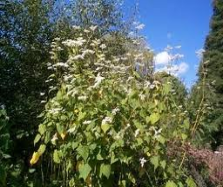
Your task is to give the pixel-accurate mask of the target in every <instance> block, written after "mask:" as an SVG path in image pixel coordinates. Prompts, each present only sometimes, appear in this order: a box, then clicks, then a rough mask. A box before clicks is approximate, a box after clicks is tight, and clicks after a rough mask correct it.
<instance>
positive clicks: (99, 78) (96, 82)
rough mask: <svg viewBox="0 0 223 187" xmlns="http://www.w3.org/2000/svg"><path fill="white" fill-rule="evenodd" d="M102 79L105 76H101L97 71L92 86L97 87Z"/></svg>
mask: <svg viewBox="0 0 223 187" xmlns="http://www.w3.org/2000/svg"><path fill="white" fill-rule="evenodd" d="M104 79H105V78H104V77H102V76H101V75H100V73H98V75H97V77H96V78H95V83H94V85H93V88H96V87H98V86H99V85H100V84H101V82H102V81H103V80H104Z"/></svg>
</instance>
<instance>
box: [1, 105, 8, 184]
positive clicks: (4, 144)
mask: <svg viewBox="0 0 223 187" xmlns="http://www.w3.org/2000/svg"><path fill="white" fill-rule="evenodd" d="M7 121H8V118H7V116H6V111H5V110H4V109H3V108H2V106H1V109H0V163H1V165H0V185H1V186H6V177H7V170H8V169H9V168H8V164H7V160H8V159H9V158H10V156H9V155H8V152H9V141H10V135H9V130H8V126H7Z"/></svg>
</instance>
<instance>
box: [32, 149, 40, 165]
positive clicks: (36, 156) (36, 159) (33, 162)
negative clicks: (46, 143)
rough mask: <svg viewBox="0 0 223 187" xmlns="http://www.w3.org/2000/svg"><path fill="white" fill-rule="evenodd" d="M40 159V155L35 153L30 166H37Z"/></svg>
mask: <svg viewBox="0 0 223 187" xmlns="http://www.w3.org/2000/svg"><path fill="white" fill-rule="evenodd" d="M39 157H40V154H39V153H38V152H34V153H33V156H32V158H31V160H30V164H31V165H34V164H36V163H37V162H38V160H39Z"/></svg>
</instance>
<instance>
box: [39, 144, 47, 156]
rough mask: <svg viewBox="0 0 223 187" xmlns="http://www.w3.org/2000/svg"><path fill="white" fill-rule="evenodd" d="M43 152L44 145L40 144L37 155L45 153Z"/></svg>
mask: <svg viewBox="0 0 223 187" xmlns="http://www.w3.org/2000/svg"><path fill="white" fill-rule="evenodd" d="M45 150H46V145H44V144H42V145H40V147H39V149H38V153H39V154H40V155H42V154H43V153H44V152H45Z"/></svg>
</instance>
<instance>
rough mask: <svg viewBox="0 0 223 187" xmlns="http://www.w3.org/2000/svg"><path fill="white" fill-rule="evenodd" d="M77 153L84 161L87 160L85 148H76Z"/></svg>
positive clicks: (87, 152) (86, 148) (86, 149)
mask: <svg viewBox="0 0 223 187" xmlns="http://www.w3.org/2000/svg"><path fill="white" fill-rule="evenodd" d="M77 152H78V154H79V155H80V156H81V157H82V158H83V159H84V161H86V160H87V158H88V154H89V149H88V147H87V146H79V147H78V148H77Z"/></svg>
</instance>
